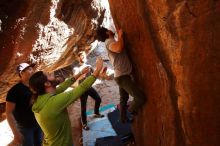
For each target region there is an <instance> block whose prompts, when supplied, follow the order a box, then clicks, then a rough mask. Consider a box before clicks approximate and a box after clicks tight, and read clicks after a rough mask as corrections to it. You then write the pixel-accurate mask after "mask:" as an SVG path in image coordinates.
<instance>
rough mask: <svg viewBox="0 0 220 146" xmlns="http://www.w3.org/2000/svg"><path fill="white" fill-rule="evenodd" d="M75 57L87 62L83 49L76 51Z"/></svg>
mask: <svg viewBox="0 0 220 146" xmlns="http://www.w3.org/2000/svg"><path fill="white" fill-rule="evenodd" d="M77 58H78V61H79V62H80V63H86V62H87V58H86V52H85V51H79V52H78V53H77Z"/></svg>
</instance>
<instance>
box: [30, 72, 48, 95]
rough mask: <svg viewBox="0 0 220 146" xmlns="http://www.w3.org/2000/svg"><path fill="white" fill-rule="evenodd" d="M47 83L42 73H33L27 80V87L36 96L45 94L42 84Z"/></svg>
mask: <svg viewBox="0 0 220 146" xmlns="http://www.w3.org/2000/svg"><path fill="white" fill-rule="evenodd" d="M45 82H47V76H46V75H45V74H44V72H42V71H38V72H36V73H34V74H33V75H32V76H31V77H30V80H29V85H30V87H31V89H32V90H34V91H35V92H36V94H38V95H42V94H44V93H46V91H45V86H44V83H45Z"/></svg>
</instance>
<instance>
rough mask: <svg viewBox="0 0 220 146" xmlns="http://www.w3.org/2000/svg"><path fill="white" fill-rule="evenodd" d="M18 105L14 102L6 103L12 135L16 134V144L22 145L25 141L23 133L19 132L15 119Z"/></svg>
mask: <svg viewBox="0 0 220 146" xmlns="http://www.w3.org/2000/svg"><path fill="white" fill-rule="evenodd" d="M15 106H16V104H15V103H13V102H8V101H7V102H6V118H7V121H8V124H9V126H10V128H11V130H12V133H13V134H14V140H13V143H14V144H22V141H23V139H24V137H23V135H22V134H21V132H20V131H19V130H18V127H17V123H16V120H15V117H14V115H13V111H14V109H15Z"/></svg>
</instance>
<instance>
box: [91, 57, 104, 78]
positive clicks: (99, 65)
mask: <svg viewBox="0 0 220 146" xmlns="http://www.w3.org/2000/svg"><path fill="white" fill-rule="evenodd" d="M102 67H103V60H102V58H101V57H98V58H97V59H96V69H95V71H94V72H93V75H94V76H95V77H98V76H99V73H100V72H101V70H102Z"/></svg>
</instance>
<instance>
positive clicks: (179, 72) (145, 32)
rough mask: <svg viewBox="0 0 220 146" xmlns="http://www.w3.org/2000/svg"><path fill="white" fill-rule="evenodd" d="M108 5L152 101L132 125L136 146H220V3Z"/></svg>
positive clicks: (115, 0) (116, 1) (119, 0)
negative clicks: (123, 35) (121, 30)
mask: <svg viewBox="0 0 220 146" xmlns="http://www.w3.org/2000/svg"><path fill="white" fill-rule="evenodd" d="M109 3H110V8H111V12H112V16H113V19H114V22H115V26H116V28H122V29H123V30H124V32H125V42H126V49H127V50H128V52H129V55H130V58H131V60H132V62H133V65H134V74H135V78H136V80H137V81H138V85H139V86H140V88H142V89H143V90H144V92H145V95H146V97H147V99H148V101H147V103H146V104H145V106H144V107H143V109H141V113H140V114H139V115H138V118H137V120H136V121H135V123H134V125H133V130H134V135H135V139H136V143H137V145H138V146H144V145H146V146H147V145H149V146H159V145H163V146H165V145H166V146H181V145H188V146H211V145H212V146H217V145H219V139H220V113H219V111H220V98H219V95H220V59H219V58H220V48H219V45H220V42H219V41H218V39H219V38H220V1H217V0H207V1H202V2H201V1H180V0H178V1H174V0H170V1H163V0H158V1H153V0H149V1H145V0H135V1H134V0H109Z"/></svg>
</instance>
